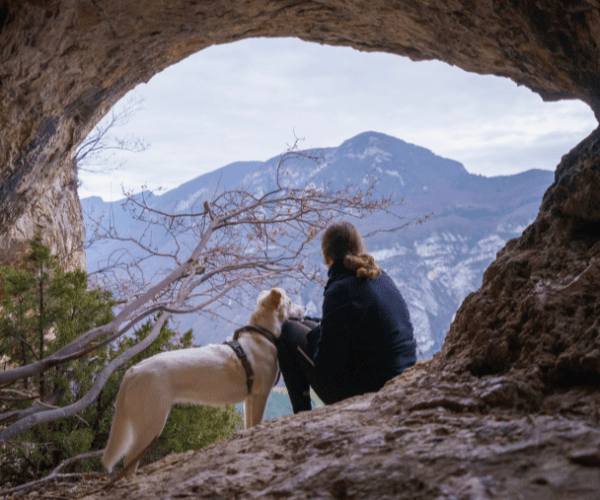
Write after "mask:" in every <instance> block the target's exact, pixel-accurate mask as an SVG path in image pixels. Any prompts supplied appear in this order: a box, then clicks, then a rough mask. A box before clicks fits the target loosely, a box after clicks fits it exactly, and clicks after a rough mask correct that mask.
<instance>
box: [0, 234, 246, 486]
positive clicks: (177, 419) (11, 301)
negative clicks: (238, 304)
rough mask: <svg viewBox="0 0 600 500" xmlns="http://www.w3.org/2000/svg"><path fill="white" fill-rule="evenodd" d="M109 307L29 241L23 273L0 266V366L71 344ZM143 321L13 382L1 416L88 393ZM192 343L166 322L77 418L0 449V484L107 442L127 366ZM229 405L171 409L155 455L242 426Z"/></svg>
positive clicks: (95, 463) (104, 296)
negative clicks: (91, 349) (106, 343)
mask: <svg viewBox="0 0 600 500" xmlns="http://www.w3.org/2000/svg"><path fill="white" fill-rule="evenodd" d="M114 305H115V303H114V302H113V301H112V300H111V297H110V294H109V293H108V292H104V291H99V290H88V289H87V275H86V273H85V272H83V271H81V270H76V271H73V272H64V271H63V270H62V269H61V268H60V266H59V265H58V262H57V260H56V258H55V257H53V256H52V255H51V253H50V251H49V249H48V247H45V246H44V245H42V244H41V238H40V237H39V236H38V237H37V238H36V239H35V240H33V241H31V253H30V255H29V257H28V260H27V266H26V268H25V269H15V268H14V267H11V266H2V267H1V268H0V361H1V362H2V364H3V365H4V368H3V369H6V368H8V367H11V365H14V364H16V365H24V364H28V363H31V362H34V361H35V360H38V359H41V358H43V357H46V356H48V355H50V354H51V353H53V352H55V351H56V350H58V349H60V348H61V347H63V346H65V345H66V344H68V343H70V342H72V341H73V340H75V339H76V338H77V337H78V336H79V335H81V334H82V333H84V332H86V331H88V330H90V329H91V328H94V327H96V326H100V325H103V324H106V323H109V322H110V321H111V320H112V319H113V312H112V307H113V306H114ZM152 324H153V323H152V322H151V321H149V322H148V323H146V324H145V325H143V326H142V327H141V328H139V329H138V330H136V331H135V332H134V333H133V334H132V335H131V336H128V337H124V338H122V339H121V340H120V341H119V342H116V343H113V344H112V345H110V346H105V347H103V348H100V349H98V350H96V351H94V352H92V353H90V354H89V355H87V356H86V357H84V358H82V359H78V360H75V361H72V362H69V363H67V364H65V365H61V366H59V367H56V368H54V369H52V370H49V371H47V372H46V373H44V374H43V375H42V376H39V377H36V378H35V379H31V380H24V381H20V382H19V383H18V384H16V385H14V386H12V387H11V388H10V390H11V391H12V392H7V391H3V392H1V393H0V413H4V412H8V411H12V410H19V409H24V408H27V407H29V406H30V405H31V402H32V400H33V399H39V398H40V397H42V398H43V399H44V400H46V401H50V402H52V404H54V405H58V406H67V405H70V404H72V403H74V402H76V401H77V400H79V399H80V398H81V397H82V396H84V395H85V393H86V392H87V391H88V390H89V389H90V388H91V386H92V384H93V383H94V380H95V376H96V374H97V373H99V372H100V371H101V370H102V369H104V367H105V366H106V365H107V364H108V363H109V362H110V361H111V360H113V359H115V358H116V357H117V356H119V355H120V354H121V353H123V352H124V351H126V350H127V349H129V348H130V347H132V346H134V345H135V344H137V343H138V342H139V341H140V340H142V339H144V338H145V337H147V336H148V335H149V334H150V330H151V328H152ZM191 346H192V332H191V331H189V332H186V333H185V334H184V335H179V334H178V333H176V332H174V331H173V330H171V329H170V328H169V327H168V325H167V324H165V325H164V326H163V327H162V329H161V331H160V334H159V336H158V338H157V340H156V341H155V342H153V343H152V345H151V346H150V347H149V348H148V349H146V350H145V351H143V352H142V353H140V354H138V355H136V356H134V357H133V358H132V359H131V360H130V361H129V363H127V364H126V365H124V366H123V367H121V368H120V369H118V370H117V371H116V372H115V373H113V374H112V376H111V377H110V378H109V380H108V382H107V383H106V385H105V386H104V388H103V390H102V391H101V393H100V395H99V397H98V398H97V400H96V401H95V402H94V403H93V404H92V405H90V406H88V407H87V408H86V409H85V410H84V411H83V412H81V414H79V415H77V416H72V417H69V418H65V419H62V420H57V421H55V422H50V423H47V424H42V425H39V426H37V427H34V428H32V429H29V430H27V431H25V432H23V433H22V434H21V435H19V437H18V438H16V439H14V440H13V441H12V442H11V443H10V445H9V446H8V447H6V448H5V449H4V450H3V457H2V458H0V461H1V462H2V469H3V471H2V472H3V473H2V478H0V484H1V483H4V484H5V485H7V484H9V483H10V484H19V483H23V482H26V481H30V480H32V479H35V478H37V477H39V476H41V475H44V474H47V473H48V472H50V471H51V470H52V469H53V468H55V467H56V466H57V465H58V464H59V463H60V462H61V461H63V460H65V459H67V458H69V457H73V456H76V455H79V454H82V453H87V452H90V451H94V450H100V449H102V448H104V446H105V445H106V441H107V439H108V434H109V431H110V424H111V421H112V416H113V406H114V401H115V399H116V395H117V392H118V390H119V386H120V385H121V381H122V379H123V376H124V374H125V372H126V371H127V369H129V368H130V367H131V366H133V365H135V364H137V363H139V362H140V361H141V360H143V359H145V358H148V357H150V356H152V355H154V354H157V353H159V352H163V351H166V350H173V349H181V348H186V347H191ZM241 426H242V424H241V418H240V416H239V415H238V414H236V413H235V408H234V406H230V407H226V408H212V407H201V406H194V407H185V408H184V407H182V408H174V410H173V411H172V414H171V415H170V417H169V419H168V421H167V424H166V427H165V430H164V432H163V437H162V438H161V440H160V442H159V446H158V447H157V448H158V450H157V452H156V453H154V454H153V456H154V457H155V458H159V457H160V456H164V455H166V454H168V453H171V452H179V451H186V450H195V449H199V448H201V447H203V446H205V445H207V444H210V443H213V442H215V441H217V440H219V439H222V438H223V437H226V436H229V435H231V434H232V433H233V432H235V431H236V430H237V429H239V428H241ZM70 470H71V471H74V472H85V471H89V470H102V469H101V465H100V461H99V459H96V460H90V461H87V462H81V463H79V464H77V465H74V466H72V467H71V468H70Z"/></svg>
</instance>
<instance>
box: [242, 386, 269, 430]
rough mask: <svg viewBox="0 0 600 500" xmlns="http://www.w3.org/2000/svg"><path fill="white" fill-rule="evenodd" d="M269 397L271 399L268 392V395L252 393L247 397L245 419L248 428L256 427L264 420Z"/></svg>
mask: <svg viewBox="0 0 600 500" xmlns="http://www.w3.org/2000/svg"><path fill="white" fill-rule="evenodd" d="M267 399H269V395H268V394H267V395H266V396H265V395H262V394H257V395H252V396H249V397H248V399H246V401H245V402H244V419H245V424H246V425H245V427H246V429H249V428H250V427H254V426H255V425H258V424H260V423H261V422H262V418H263V415H264V413H265V408H266V406H267Z"/></svg>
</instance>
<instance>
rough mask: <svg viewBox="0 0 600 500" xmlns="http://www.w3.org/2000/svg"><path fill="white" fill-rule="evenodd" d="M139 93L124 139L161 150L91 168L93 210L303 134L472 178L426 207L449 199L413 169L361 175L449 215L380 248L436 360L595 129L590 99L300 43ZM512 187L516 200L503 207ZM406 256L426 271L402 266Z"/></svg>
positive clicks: (247, 47) (270, 47) (194, 68)
mask: <svg viewBox="0 0 600 500" xmlns="http://www.w3.org/2000/svg"><path fill="white" fill-rule="evenodd" d="M131 96H134V99H142V100H143V107H144V108H145V109H143V110H141V111H140V112H138V113H137V114H136V115H134V116H132V119H131V120H130V122H129V123H128V124H127V125H126V126H124V127H121V129H119V131H118V132H119V133H120V134H121V135H123V136H130V135H132V134H134V135H137V136H141V137H143V138H144V139H147V140H148V142H149V143H150V144H151V146H150V148H149V149H148V150H147V151H144V152H141V153H136V154H130V153H127V152H125V153H122V154H118V155H117V156H116V157H115V158H114V161H117V162H119V161H122V160H125V161H127V162H128V163H127V166H126V167H125V168H124V169H122V170H119V171H116V172H110V174H109V175H102V172H101V168H97V169H96V172H94V173H91V174H89V173H86V172H82V173H81V177H82V179H83V183H82V186H81V187H80V190H79V192H80V196H81V197H82V199H83V205H84V212H86V211H87V210H89V207H90V202H89V201H87V199H88V198H89V197H90V196H101V197H102V198H103V201H104V202H117V201H118V200H119V199H120V198H121V197H122V191H121V187H120V184H121V183H122V184H123V185H124V188H125V189H126V190H128V191H139V189H140V186H142V185H144V186H148V187H149V188H155V187H157V186H161V187H163V188H164V187H167V188H168V189H169V190H175V191H176V192H177V188H178V187H179V186H180V185H182V184H184V183H186V182H187V183H192V182H194V179H196V178H197V177H198V176H200V175H202V174H204V173H207V172H209V171H214V170H215V169H219V168H221V167H224V166H225V165H227V164H231V163H234V162H237V161H250V162H252V161H259V162H260V161H266V160H267V159H268V158H272V157H274V156H276V155H277V154H278V153H279V152H280V151H282V150H283V149H284V148H285V145H286V144H287V143H289V142H290V139H291V138H293V136H294V134H297V135H298V136H300V137H304V138H305V141H304V142H302V143H301V147H302V148H305V147H306V148H311V147H324V148H332V147H333V148H335V147H336V146H338V145H340V144H341V145H342V146H343V145H344V144H347V143H348V141H350V142H351V141H352V140H353V139H354V140H356V138H357V137H361V134H365V133H369V132H377V133H383V134H385V135H386V136H388V137H390V138H396V139H400V140H401V141H405V142H406V143H408V144H412V145H415V146H418V147H420V148H425V150H431V151H432V153H433V154H434V156H436V157H441V158H442V159H443V158H446V159H450V160H448V163H447V164H444V165H442V166H441V167H439V168H441V169H442V170H444V169H446V168H447V169H449V171H450V170H452V169H456V172H458V174H460V175H458V174H457V175H454V174H452V175H450V177H449V178H448V179H445V181H447V183H448V186H446V188H447V190H448V191H452V196H446V198H445V199H444V200H443V203H442V204H441V205H435V208H434V209H432V208H431V206H428V203H431V202H432V200H434V199H435V200H436V201H435V202H436V203H437V202H438V201H439V200H437V198H439V193H440V190H441V189H443V188H440V186H437V187H436V186H433V184H435V182H434V180H433V179H432V177H435V176H436V175H438V173H437V172H433V171H432V172H431V173H430V174H427V175H428V176H429V177H427V175H426V176H425V178H427V179H426V180H424V178H414V179H413V178H412V177H414V176H412V177H411V174H410V173H407V174H405V173H403V170H402V169H403V168H405V167H404V166H402V162H404V161H405V158H401V157H400V156H401V154H400V153H397V152H394V153H390V152H389V151H385V150H382V151H381V154H380V155H379V156H377V155H374V156H372V157H370V160H369V158H367V160H369V161H370V163H369V164H368V165H367V164H366V163H364V164H362V165H361V166H360V168H363V169H365V170H366V169H367V168H371V167H375V168H379V171H380V174H381V179H380V181H382V182H383V184H385V183H386V181H387V180H388V179H390V180H393V181H395V182H397V183H399V184H398V187H397V189H399V190H400V189H403V188H406V186H405V184H406V183H407V182H408V184H409V185H410V189H408V188H407V192H406V193H404V192H403V193H401V195H402V197H405V195H406V197H407V199H408V198H409V197H411V196H412V197H413V198H414V199H415V200H417V201H414V200H409V202H408V205H409V206H408V208H409V210H410V214H411V216H415V215H418V214H419V211H422V212H423V213H424V212H430V211H433V212H437V213H435V215H434V217H433V219H432V221H430V222H428V223H426V224H425V225H424V226H423V227H422V228H410V229H409V231H407V232H406V233H405V234H402V233H399V234H398V235H397V237H395V238H380V240H379V241H376V240H372V241H371V242H370V245H371V246H370V250H371V251H373V254H374V255H375V257H376V258H377V259H378V260H379V261H381V263H382V266H383V267H384V269H387V270H388V271H389V272H390V274H392V276H393V278H394V279H395V280H396V282H397V283H398V284H399V285H400V286H401V287H402V288H404V289H405V290H406V292H405V293H406V294H407V295H408V301H409V304H410V307H411V315H412V316H413V322H414V324H415V330H416V331H417V332H420V333H418V335H419V336H420V338H419V339H418V341H419V344H420V350H421V354H422V355H423V357H430V356H431V355H432V354H433V353H434V352H436V351H437V350H439V349H440V347H441V345H442V344H443V341H444V336H445V333H446V332H447V331H448V328H449V325H450V323H451V321H452V320H453V318H454V315H455V313H456V310H457V308H458V307H459V306H460V304H461V302H462V300H463V299H464V298H465V297H466V296H467V295H468V294H469V293H470V292H472V291H474V290H476V289H477V287H478V286H479V284H480V282H481V276H482V274H483V271H484V270H485V268H486V267H487V266H488V264H489V263H490V262H491V261H492V260H493V258H494V256H495V254H496V252H497V251H498V250H499V249H500V248H502V246H503V245H504V244H505V243H506V241H507V240H508V239H509V238H511V237H516V236H519V235H520V234H521V232H522V231H523V230H524V229H525V228H526V227H527V225H528V224H530V223H531V222H532V221H533V219H534V218H535V216H536V214H537V209H538V207H539V204H540V202H541V196H542V194H543V192H544V191H545V189H546V188H547V187H548V186H549V185H550V183H551V182H552V173H551V170H552V169H554V167H555V165H556V164H557V163H558V160H559V157H560V155H562V154H563V153H564V151H565V150H568V149H569V148H571V147H572V146H574V145H575V144H576V143H577V142H579V141H580V140H581V138H582V137H584V136H585V135H586V134H587V133H589V130H590V129H591V128H593V126H594V125H595V120H594V117H593V113H592V112H591V111H590V110H589V108H588V107H587V106H586V105H584V104H583V103H578V102H557V103H544V102H542V100H541V99H540V98H539V96H537V95H536V94H534V93H532V92H531V91H529V90H528V89H525V88H523V87H517V86H516V85H515V84H514V83H513V82H511V81H510V80H507V79H504V78H498V77H494V76H480V75H476V74H472V73H467V72H465V71H463V70H461V69H458V68H453V67H451V66H448V65H447V64H445V63H440V62H437V61H433V62H431V61H429V62H419V63H416V62H412V61H410V60H409V59H407V58H404V57H399V56H396V55H392V54H384V53H362V52H358V51H356V50H354V49H351V48H347V47H333V46H322V45H317V44H314V43H308V42H303V41H301V40H297V39H248V40H243V41H240V42H235V43H232V44H227V45H216V46H212V47H210V48H207V49H204V50H202V51H200V52H198V53H196V54H194V55H192V56H190V57H188V58H187V59H185V60H183V61H182V62H180V63H178V64H176V65H174V66H171V67H169V68H167V69H166V70H164V71H163V72H162V73H160V74H158V75H156V76H155V77H153V78H152V79H151V80H150V82H148V83H147V84H144V85H140V86H138V88H136V89H134V90H133V91H131V92H130V93H129V94H128V95H127V96H125V97H124V98H123V99H122V101H121V102H124V101H127V99H131ZM118 106H119V104H117V105H116V106H115V107H116V108H118ZM107 116H108V115H107ZM101 123H102V122H101ZM363 138H364V137H363ZM369 140H376V138H375V137H372V138H369ZM342 146H339V147H342ZM419 151H424V150H423V149H419ZM343 154H346V155H352V154H353V153H351V152H349V151H346V152H345V153H343ZM361 154H362V153H361ZM402 154H408V155H410V154H413V153H411V152H408V151H405V152H404V153H402ZM390 155H391V161H390ZM436 161H438V160H436ZM440 161H441V160H440ZM457 161H461V162H462V163H464V164H465V167H466V168H465V167H458V166H457V165H458V164H457ZM379 162H383V163H381V164H379ZM386 162H387V163H386ZM422 162H424V163H419V164H416V163H415V164H414V165H413V166H412V168H413V169H421V170H423V171H425V170H426V169H427V168H429V167H430V165H429V163H431V161H430V159H428V158H424V159H422ZM428 162H429V163H428ZM383 165H387V166H386V167H384V166H383ZM440 165H441V164H440ZM409 170H410V168H409ZM417 177H418V176H417ZM442 177H443V175H442ZM409 178H411V180H410V181H408V179H409ZM405 179H406V182H405ZM411 183H412V184H411ZM432 183H433V184H432ZM428 184H430V185H428ZM432 186H433V189H432ZM428 190H431V191H430V192H428ZM508 192H510V193H511V196H512V197H513V198H511V202H510V203H508V202H506V200H503V197H504V196H507V195H506V193H508ZM484 193H485V194H484ZM94 255H95V254H94V253H93V251H92V252H88V266H89V267H90V268H91V270H93V268H94V266H96V265H98V263H97V262H96V261H95V260H94V259H95V257H94ZM407 255H410V256H411V258H412V261H411V262H413V261H414V262H413V265H412V266H403V265H400V262H401V261H402V260H406V256H407ZM304 295H305V296H303V297H302V300H303V302H304V303H305V304H309V305H311V307H316V308H317V310H318V308H319V306H320V298H319V294H318V293H317V292H316V291H315V290H312V291H309V292H307V293H305V294H304ZM317 310H316V311H317ZM184 323H185V326H186V327H187V326H192V324H193V322H192V321H191V320H190V321H187V322H184ZM202 329H203V330H205V331H207V330H208V331H214V328H206V325H205V328H202ZM202 343H204V342H202Z"/></svg>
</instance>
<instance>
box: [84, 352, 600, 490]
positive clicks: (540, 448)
mask: <svg viewBox="0 0 600 500" xmlns="http://www.w3.org/2000/svg"><path fill="white" fill-rule="evenodd" d="M435 364H436V362H435V360H434V361H433V362H427V363H420V364H418V365H417V366H415V367H414V368H413V369H411V370H409V371H407V372H406V373H405V374H403V375H402V376H401V377H399V378H397V379H396V380H394V381H392V382H390V383H388V384H387V385H386V387H384V388H383V389H382V390H381V391H380V392H379V393H377V394H369V395H366V396H362V397H358V398H353V399H350V400H347V401H345V402H342V403H339V404H336V405H333V406H330V407H325V408H321V409H318V410H313V411H312V412H310V413H301V414H299V415H297V416H288V417H281V418H279V419H275V420H269V421H267V422H263V423H262V424H261V425H259V426H257V427H255V428H254V429H251V430H249V431H243V432H239V433H237V434H236V435H234V436H233V437H232V438H230V439H228V440H225V441H222V442H220V443H218V444H216V445H213V446H210V447H208V448H206V449H204V450H201V451H199V452H188V453H185V454H180V455H171V456H169V457H167V458H165V459H163V460H162V461H160V462H157V463H155V464H152V465H149V466H147V467H145V468H143V469H142V470H141V471H140V472H139V473H138V474H137V476H135V477H134V478H133V479H132V480H129V481H123V482H121V483H117V484H116V485H115V486H114V487H113V488H112V489H109V490H104V491H97V492H95V493H92V494H90V495H88V496H86V497H85V498H86V499H88V500H92V499H94V500H99V499H104V498H110V499H123V500H134V499H140V500H141V499H144V500H147V499H158V498H160V499H176V498H215V499H217V498H232V499H233V498H244V499H245V498H261V499H262V498H265V499H280V498H338V499H350V498H352V499H372V498H377V499H437V500H442V499H447V500H450V499H465V500H468V499H477V500H485V499H490V500H491V499H494V498H501V499H519V498H521V499H532V498H535V499H555V498H561V499H577V500H583V499H590V500H592V499H595V498H597V495H598V486H599V485H600V429H599V428H598V419H597V417H596V419H591V418H589V417H587V418H586V417H583V416H581V415H578V414H576V413H574V411H575V407H574V406H572V404H569V403H566V401H567V400H566V399H563V402H565V403H566V404H565V406H564V407H563V408H561V413H560V414H559V415H557V414H556V413H555V412H554V410H550V411H549V414H548V412H546V411H545V410H544V409H542V411H540V412H538V413H537V414H534V415H528V414H526V413H519V412H515V410H514V405H515V404H517V405H522V407H523V408H525V407H528V406H529V405H530V404H531V401H532V400H534V401H535V404H536V405H540V404H541V405H542V407H541V408H543V404H544V401H543V398H541V395H540V393H539V392H538V390H537V388H536V387H535V385H532V384H527V383H521V382H519V383H515V382H514V381H513V380H511V379H510V378H507V377H503V376H499V377H489V378H486V379H479V378H477V377H474V376H472V375H468V374H464V375H461V376H457V375H456V374H453V373H450V372H441V373H440V372H437V371H436V369H435V368H434V365H435ZM567 399H568V398H567ZM572 402H573V401H571V403H572ZM595 404H596V410H597V408H598V407H597V405H598V401H597V400H595ZM98 486H100V487H101V486H102V484H96V485H94V487H98ZM88 491H89V490H88Z"/></svg>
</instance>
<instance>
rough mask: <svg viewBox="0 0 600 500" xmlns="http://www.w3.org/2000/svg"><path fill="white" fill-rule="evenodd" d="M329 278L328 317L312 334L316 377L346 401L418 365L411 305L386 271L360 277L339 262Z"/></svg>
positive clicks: (325, 312)
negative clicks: (376, 275)
mask: <svg viewBox="0 0 600 500" xmlns="http://www.w3.org/2000/svg"><path fill="white" fill-rule="evenodd" d="M328 276H329V280H328V282H327V285H326V286H325V291H324V300H323V319H322V321H321V324H320V325H319V326H317V327H315V328H313V329H312V330H311V331H310V332H309V333H308V336H307V340H308V345H307V350H308V352H307V354H308V355H309V356H310V357H311V358H312V359H313V361H314V363H315V368H314V369H315V375H316V376H317V378H318V379H319V380H321V381H322V382H323V383H325V384H327V385H330V387H332V389H333V390H334V391H335V392H336V393H338V395H339V396H341V397H343V398H347V397H351V396H355V395H358V394H364V393H365V392H375V391H378V390H379V389H381V388H382V387H383V385H384V384H385V383H386V382H387V381H388V380H390V379H392V378H393V377H395V376H396V375H399V374H400V373H402V372H403V371H404V370H405V369H406V368H409V367H411V366H412V365H414V364H415V363H416V361H417V358H416V342H415V339H414V333H413V326H412V323H411V321H410V316H409V313H408V308H407V307H406V303H405V302H404V299H403V298H402V295H401V294H400V291H399V290H398V288H396V285H395V284H394V282H393V281H392V279H391V278H390V277H389V276H388V275H387V274H386V273H384V272H382V274H381V275H380V276H378V277H377V278H374V279H371V280H367V279H364V278H358V277H357V276H356V272H355V271H352V270H350V269H347V268H346V267H345V266H344V264H343V261H342V260H337V261H336V262H334V263H333V265H332V266H331V267H330V269H329V273H328ZM334 388H335V389H334ZM336 399H337V398H336Z"/></svg>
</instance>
